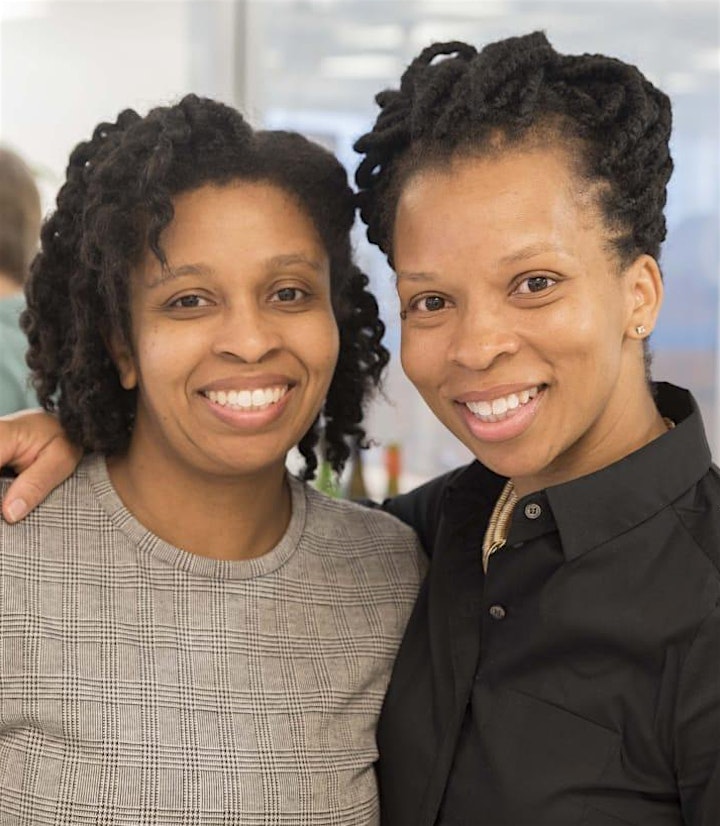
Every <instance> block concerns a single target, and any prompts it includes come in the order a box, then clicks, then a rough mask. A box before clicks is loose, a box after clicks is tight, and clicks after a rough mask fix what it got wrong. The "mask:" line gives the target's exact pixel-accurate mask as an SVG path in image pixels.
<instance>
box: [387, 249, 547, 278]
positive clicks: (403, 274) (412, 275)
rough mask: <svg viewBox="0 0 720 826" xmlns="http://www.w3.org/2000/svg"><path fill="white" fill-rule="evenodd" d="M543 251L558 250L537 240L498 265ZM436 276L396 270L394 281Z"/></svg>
mask: <svg viewBox="0 0 720 826" xmlns="http://www.w3.org/2000/svg"><path fill="white" fill-rule="evenodd" d="M544 252H558V249H557V247H555V246H553V245H552V244H548V243H546V242H544V241H537V242H535V243H531V244H527V246H524V247H520V249H518V250H515V251H514V252H510V253H508V254H507V255H504V256H503V257H502V258H501V259H500V261H499V264H500V266H507V265H508V264H517V263H518V262H520V261H526V260H527V259H528V258H534V257H535V256H536V255H542V253H544ZM436 277H437V276H436V275H435V273H433V272H423V271H419V272H402V271H399V272H396V273H395V283H396V284H397V283H398V282H399V281H401V280H402V281H414V282H423V281H432V280H433V279H435V278H436Z"/></svg>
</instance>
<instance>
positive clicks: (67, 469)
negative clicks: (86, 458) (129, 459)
mask: <svg viewBox="0 0 720 826" xmlns="http://www.w3.org/2000/svg"><path fill="white" fill-rule="evenodd" d="M81 456H82V451H81V449H80V448H79V447H76V446H75V445H73V444H71V443H70V441H69V440H68V439H67V437H66V436H65V433H64V431H63V429H62V427H60V424H59V422H58V421H57V419H56V418H55V417H54V416H51V415H50V414H49V413H45V412H44V411H42V410H24V411H21V412H20V413H12V414H11V415H10V416H1V417H0V467H3V466H5V465H10V467H12V468H14V469H15V470H16V471H17V472H18V473H19V474H20V475H19V476H18V478H17V479H15V481H14V482H13V483H12V485H10V487H9V488H8V491H7V493H6V494H5V497H4V499H3V502H2V515H3V516H4V517H5V519H6V520H7V521H8V522H17V521H19V520H20V519H22V518H23V517H24V516H26V515H27V514H28V513H29V512H30V511H31V510H32V509H33V508H36V507H37V506H38V505H39V504H40V502H42V500H43V499H44V498H45V497H46V496H47V495H48V494H49V493H50V491H51V490H52V489H53V488H54V487H57V485H59V484H60V483H61V482H63V481H64V480H65V479H67V477H68V476H69V475H70V474H71V473H72V472H73V471H74V470H75V468H76V467H77V464H78V462H79V461H80V457H81Z"/></svg>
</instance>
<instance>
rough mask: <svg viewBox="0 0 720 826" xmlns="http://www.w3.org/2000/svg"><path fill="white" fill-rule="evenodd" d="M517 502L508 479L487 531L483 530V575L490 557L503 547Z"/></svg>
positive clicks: (513, 487) (512, 486) (515, 494)
mask: <svg viewBox="0 0 720 826" xmlns="http://www.w3.org/2000/svg"><path fill="white" fill-rule="evenodd" d="M517 500H518V497H517V493H515V486H514V485H513V483H512V481H511V480H510V479H508V480H507V482H505V487H504V488H503V489H502V491H501V493H500V496H498V500H497V502H496V503H495V507H494V508H493V512H492V514H491V516H490V521H489V522H488V526H487V529H486V530H485V538H484V539H483V544H482V566H483V570H484V571H485V573H487V567H488V560H489V559H490V556H491V555H492V554H494V553H495V551H499V550H500V548H502V547H503V546H504V545H505V541H506V539H507V529H508V525H509V524H510V519H511V517H512V512H513V510H514V508H515V505H516V503H517Z"/></svg>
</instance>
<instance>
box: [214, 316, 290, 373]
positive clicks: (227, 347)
mask: <svg viewBox="0 0 720 826" xmlns="http://www.w3.org/2000/svg"><path fill="white" fill-rule="evenodd" d="M281 341H282V339H281V335H280V327H279V324H278V319H277V318H273V317H272V314H271V313H268V312H263V309H262V308H261V307H258V306H257V305H255V304H253V303H251V302H248V303H243V304H242V306H237V307H234V308H230V307H229V308H227V309H226V311H225V312H224V313H223V314H222V315H221V317H220V320H219V324H218V327H217V329H216V333H215V339H214V342H213V352H214V353H216V354H217V355H219V356H222V357H224V358H232V359H238V360H240V361H244V362H247V363H248V364H255V363H258V362H261V361H262V360H263V359H265V358H266V357H267V356H268V355H269V354H271V353H273V352H275V351H277V350H278V349H279V348H280V346H281Z"/></svg>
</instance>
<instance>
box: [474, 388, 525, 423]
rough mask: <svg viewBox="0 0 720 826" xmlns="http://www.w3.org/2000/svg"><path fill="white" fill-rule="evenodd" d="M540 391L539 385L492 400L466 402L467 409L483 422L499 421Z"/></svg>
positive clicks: (508, 416) (513, 412)
mask: <svg viewBox="0 0 720 826" xmlns="http://www.w3.org/2000/svg"><path fill="white" fill-rule="evenodd" d="M539 392H540V388H539V387H531V388H530V389H529V390H521V391H520V392H519V393H510V394H509V395H508V396H500V397H499V398H497V399H492V401H483V402H466V403H465V406H466V407H467V409H468V410H469V411H470V412H471V413H472V414H473V415H474V416H476V417H477V418H478V419H480V420H481V421H483V422H501V421H503V419H508V418H510V417H511V416H513V415H514V414H515V412H516V411H517V410H518V409H519V408H521V407H523V406H524V405H526V404H527V403H528V402H530V401H531V400H532V399H534V398H535V397H536V396H537V394H538V393H539Z"/></svg>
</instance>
